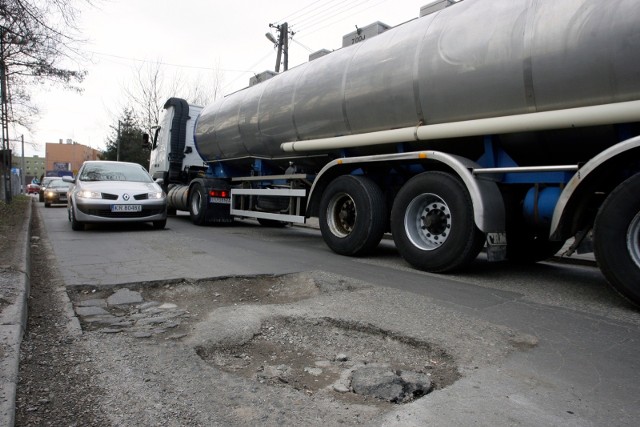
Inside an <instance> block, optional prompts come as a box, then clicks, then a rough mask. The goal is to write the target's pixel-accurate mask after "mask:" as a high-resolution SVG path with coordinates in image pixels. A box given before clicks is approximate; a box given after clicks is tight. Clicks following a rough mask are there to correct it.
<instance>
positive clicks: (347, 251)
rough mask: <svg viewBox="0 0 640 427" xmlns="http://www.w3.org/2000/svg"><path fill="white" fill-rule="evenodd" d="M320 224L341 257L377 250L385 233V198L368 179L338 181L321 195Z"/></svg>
mask: <svg viewBox="0 0 640 427" xmlns="http://www.w3.org/2000/svg"><path fill="white" fill-rule="evenodd" d="M319 222H320V231H321V232H322V237H323V239H324V241H325V243H326V244H327V246H329V248H331V250H333V251H334V252H336V253H338V254H340V255H349V256H358V255H363V254H365V253H367V252H369V251H371V250H372V249H373V248H375V247H376V246H378V243H380V240H381V239H382V235H383V234H384V232H385V228H386V226H387V205H386V202H385V198H384V194H382V190H380V187H378V185H376V183H375V182H373V181H372V180H370V179H369V178H366V177H362V176H353V175H343V176H341V177H338V178H336V179H335V180H334V181H332V182H331V183H330V184H329V186H328V187H327V189H326V190H325V191H324V194H323V195H322V200H321V201H320V217H319Z"/></svg>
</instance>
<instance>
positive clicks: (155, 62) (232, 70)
mask: <svg viewBox="0 0 640 427" xmlns="http://www.w3.org/2000/svg"><path fill="white" fill-rule="evenodd" d="M88 52H90V53H93V54H95V55H99V56H105V57H108V58H117V59H123V60H125V61H131V62H141V63H145V64H146V63H149V64H159V65H164V66H168V67H176V68H190V69H195V70H207V71H226V72H233V73H250V72H252V70H235V69H231V68H213V67H201V66H197V65H184V64H172V63H170V62H163V61H150V60H148V59H139V58H131V57H126V56H119V55H113V54H109V53H104V52H96V51H88Z"/></svg>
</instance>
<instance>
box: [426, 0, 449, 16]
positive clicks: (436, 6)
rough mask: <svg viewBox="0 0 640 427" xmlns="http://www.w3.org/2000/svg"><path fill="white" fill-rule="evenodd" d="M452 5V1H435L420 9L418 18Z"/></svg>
mask: <svg viewBox="0 0 640 427" xmlns="http://www.w3.org/2000/svg"><path fill="white" fill-rule="evenodd" d="M454 3H455V1H453V0H435V1H432V2H430V3H428V4H425V5H424V6H422V7H421V8H420V18H422V17H423V16H427V15H430V14H432V13H434V12H437V11H439V10H442V9H444V8H446V7H449V6H451V5H452V4H454Z"/></svg>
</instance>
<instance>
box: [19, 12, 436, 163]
mask: <svg viewBox="0 0 640 427" xmlns="http://www.w3.org/2000/svg"><path fill="white" fill-rule="evenodd" d="M431 1H432V0H350V1H345V0H277V1H276V0H274V1H271V2H269V1H257V0H252V1H248V0H235V1H229V0H225V1H221V0H182V1H180V2H177V1H175V0H170V1H169V0H97V1H96V7H88V6H83V9H82V15H81V16H80V22H79V23H80V26H81V28H82V32H83V37H84V38H86V39H87V40H88V42H87V43H86V44H85V45H83V48H84V49H85V50H86V51H87V52H88V53H89V56H90V57H91V62H87V63H86V64H84V66H85V68H86V70H87V71H88V75H87V77H86V79H85V81H84V82H83V83H82V88H83V89H84V91H83V93H82V94H76V93H72V92H69V91H61V90H47V91H43V92H42V93H40V94H39V95H38V96H37V97H36V101H37V103H38V105H39V107H40V108H41V110H42V116H41V119H40V120H39V121H38V122H37V124H36V127H35V129H34V132H33V133H31V134H29V133H26V134H25V141H29V142H34V143H37V144H38V148H37V149H35V150H34V149H32V148H31V147H30V146H29V145H28V144H27V145H25V155H27V156H30V155H34V154H38V155H40V156H44V154H45V153H44V148H45V143H46V142H58V140H60V139H63V140H67V139H72V140H74V141H77V142H78V143H81V144H84V145H88V146H91V147H93V148H96V149H100V150H102V149H104V147H105V141H106V139H107V138H108V137H109V135H110V134H111V130H110V126H112V125H113V124H114V123H116V122H117V117H118V116H119V115H120V114H121V112H122V110H123V108H124V107H125V105H126V104H125V98H124V95H123V87H124V86H126V85H127V83H128V82H130V81H131V79H132V78H133V76H134V73H135V70H136V68H139V67H140V66H141V65H143V64H144V63H145V61H146V62H151V63H156V62H158V61H160V62H162V63H163V64H166V65H163V72H164V73H165V75H168V76H172V75H174V74H175V73H179V74H180V75H182V76H183V77H185V78H189V77H190V76H193V75H194V74H196V75H198V76H200V78H201V79H206V78H207V77H209V76H210V75H211V74H212V70H213V69H215V68H218V69H219V70H220V72H221V75H222V89H223V90H222V93H223V94H228V93H231V92H233V91H235V90H238V89H241V88H243V87H246V86H247V85H248V82H249V78H250V77H251V76H252V75H253V74H254V73H259V72H262V71H264V70H273V69H274V66H275V59H276V51H275V49H274V47H273V44H272V43H270V42H269V41H268V40H267V39H266V37H265V33H266V32H268V31H269V30H270V29H269V24H270V23H282V22H285V21H286V22H288V23H289V25H290V27H291V29H292V30H293V31H294V32H296V34H295V35H294V37H293V40H294V42H292V43H290V48H289V68H291V67H293V66H295V65H298V64H301V63H303V62H306V61H307V60H308V56H309V50H311V51H317V50H320V49H323V48H324V49H329V50H332V49H338V48H340V47H341V44H342V36H343V35H346V34H348V33H350V32H352V31H354V30H355V26H356V25H357V26H358V27H364V26H366V25H368V24H371V23H373V22H376V21H381V22H383V23H385V24H387V25H390V26H395V25H398V24H400V23H402V22H405V21H408V20H410V19H413V18H416V17H418V16H419V12H420V7H421V6H423V5H425V4H427V3H430V2H431ZM273 32H274V33H275V31H273ZM174 95H175V96H178V97H181V96H182V97H184V96H185V95H181V94H179V93H176V94H174ZM10 132H11V133H12V135H11V137H12V138H19V134H18V135H16V134H15V132H13V131H12V130H10ZM18 132H19V131H18ZM14 150H15V151H17V154H20V148H19V147H14Z"/></svg>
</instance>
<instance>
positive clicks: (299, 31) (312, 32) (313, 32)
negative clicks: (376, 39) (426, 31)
mask: <svg viewBox="0 0 640 427" xmlns="http://www.w3.org/2000/svg"><path fill="white" fill-rule="evenodd" d="M386 1H387V0H381V1H379V2H378V3H375V4H372V5H371V6H369V7H368V8H366V9H365V10H369V9H372V8H374V7H376V6H379V5H381V4H382V3H385V2H386ZM347 11H348V10H345V11H344V12H347ZM361 12H362V11H357V12H354V13H351V14H350V15H347V16H345V17H343V18H340V19H337V20H335V21H333V22H330V23H328V24H326V25H323V26H322V27H319V28H314V27H315V26H316V25H310V26H308V27H307V28H306V29H304V30H298V33H301V32H302V35H299V37H298V38H305V37H309V36H310V35H311V34H315V33H317V32H318V31H321V30H324V29H325V28H327V27H330V26H332V25H334V24H337V23H338V22H342V21H344V20H345V19H348V18H351V17H353V16H355V15H358V14H359V13H361ZM318 24H320V23H318ZM312 28H314V29H313V31H309V32H306V31H308V30H310V29H312Z"/></svg>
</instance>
